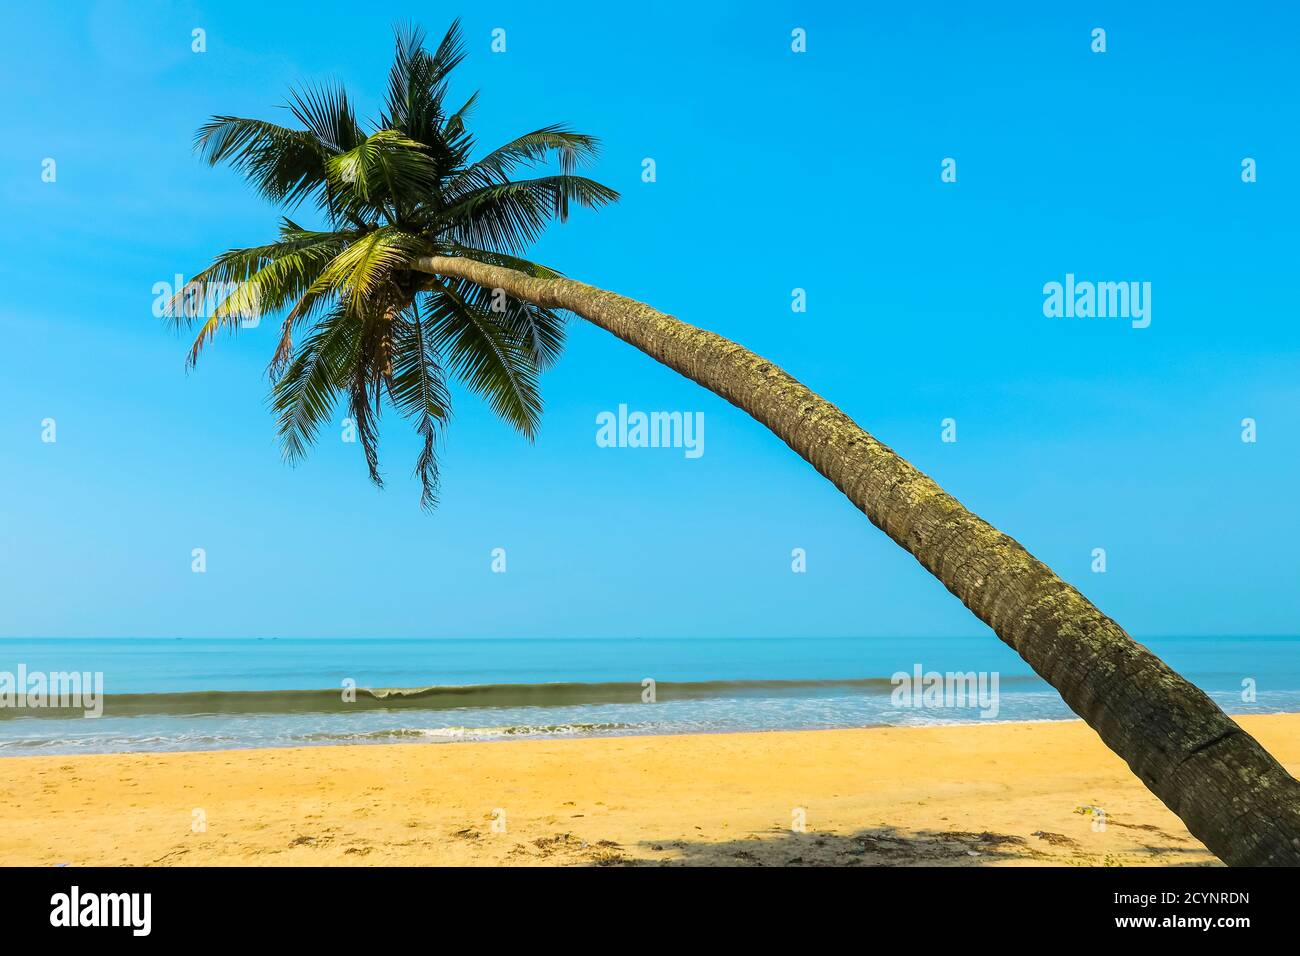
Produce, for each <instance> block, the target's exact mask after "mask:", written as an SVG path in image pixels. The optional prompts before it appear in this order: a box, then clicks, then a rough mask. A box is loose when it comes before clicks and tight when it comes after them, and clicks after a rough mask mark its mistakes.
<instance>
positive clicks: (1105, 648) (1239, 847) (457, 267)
mask: <svg viewBox="0 0 1300 956" xmlns="http://www.w3.org/2000/svg"><path fill="white" fill-rule="evenodd" d="M417 268H418V269H420V270H421V271H424V272H428V273H432V274H438V275H451V276H460V277H462V278H465V279H469V280H471V281H473V282H476V283H478V284H480V285H483V286H486V287H489V288H501V289H504V290H505V291H506V292H507V293H508V294H510V295H512V296H515V297H518V298H521V299H527V300H530V301H532V302H535V303H538V304H540V305H545V306H549V307H551V308H562V309H567V310H569V311H572V312H574V313H576V314H578V315H580V316H582V317H583V318H585V319H587V320H588V321H590V322H592V323H594V324H595V325H598V326H600V327H601V328H603V329H606V330H607V331H609V332H612V333H613V334H614V335H616V336H618V337H619V338H620V339H622V340H623V341H625V342H627V343H629V344H630V345H633V346H635V347H636V348H638V349H640V350H641V351H643V352H645V353H646V354H647V355H649V356H651V357H652V358H654V359H656V360H657V361H659V362H661V363H663V364H664V365H667V366H668V367H669V368H672V369H674V370H675V371H677V372H680V373H681V374H682V375H685V376H686V377H687V378H689V379H691V380H692V381H694V382H697V383H699V384H700V385H702V386H704V387H705V388H707V389H709V390H710V391H711V392H714V393H716V394H718V395H720V396H722V397H723V398H725V399H726V400H727V401H729V402H731V403H732V404H734V405H736V406H738V407H739V408H741V409H743V410H744V411H746V412H748V413H749V414H750V415H752V416H753V417H754V418H756V419H758V421H760V422H762V423H763V424H764V425H766V426H767V427H768V428H770V429H771V430H772V431H773V432H774V433H775V434H776V435H777V436H778V437H780V438H781V440H782V441H784V442H785V443H786V444H787V445H789V446H790V447H791V448H793V449H794V450H795V452H797V453H798V454H799V455H800V456H802V457H803V458H804V459H806V460H807V461H808V462H810V463H811V464H812V465H813V467H814V468H816V469H817V470H818V471H819V472H821V473H822V474H823V475H825V476H826V477H827V478H829V479H830V480H831V481H832V482H833V483H834V484H835V486H836V487H837V488H839V489H840V490H841V491H842V492H844V494H845V495H847V496H848V497H849V499H850V500H851V501H852V502H853V503H854V504H855V505H856V506H857V507H858V508H860V509H861V510H862V511H863V513H864V514H866V516H867V517H868V518H870V519H871V522H872V523H873V524H875V525H876V526H877V527H879V528H880V529H881V530H883V531H884V532H885V533H886V534H887V535H889V537H891V538H892V539H893V540H894V541H895V542H897V543H898V544H899V545H901V546H902V547H903V548H905V549H906V550H907V551H909V552H910V553H911V554H912V555H913V556H914V557H915V558H916V559H917V560H918V561H920V562H921V564H922V565H923V566H924V567H925V568H926V570H928V571H929V572H930V573H931V574H933V575H934V576H935V577H937V578H938V579H939V580H940V581H941V582H942V583H943V585H944V587H946V588H947V589H948V590H949V591H951V592H952V593H953V594H955V595H957V597H959V598H960V599H961V600H962V602H963V603H964V604H965V605H966V606H967V607H968V608H970V609H971V611H972V612H974V614H975V615H976V617H978V618H979V619H980V620H982V621H984V622H985V623H986V624H988V625H989V626H990V627H991V628H992V629H993V630H994V631H995V632H996V633H997V635H998V637H1000V638H1001V639H1002V640H1003V641H1004V642H1006V643H1007V644H1008V645H1010V646H1011V647H1012V648H1013V649H1014V650H1015V651H1016V652H1017V653H1019V654H1020V656H1021V657H1023V658H1024V659H1025V660H1026V661H1027V662H1028V663H1029V665H1030V666H1031V667H1033V669H1034V670H1035V671H1036V672H1038V674H1040V675H1041V676H1042V677H1043V678H1044V679H1045V680H1046V681H1047V682H1048V683H1050V684H1051V685H1052V686H1053V687H1055V688H1056V689H1057V690H1058V691H1059V692H1060V694H1061V696H1062V697H1063V698H1064V700H1065V702H1066V704H1067V705H1069V707H1070V709H1071V710H1073V711H1074V712H1075V713H1076V714H1078V715H1079V716H1080V717H1082V718H1083V719H1084V720H1085V721H1087V723H1088V724H1089V725H1090V726H1091V727H1092V728H1093V729H1094V730H1096V731H1097V733H1098V734H1099V735H1100V736H1101V739H1102V740H1103V741H1104V742H1105V743H1106V745H1107V746H1108V747H1110V748H1111V749H1112V750H1113V751H1115V752H1116V753H1117V754H1119V755H1120V756H1121V757H1123V758H1124V759H1125V760H1126V761H1127V762H1128V765H1129V767H1130V768H1132V770H1133V772H1134V773H1135V774H1137V776H1138V778H1139V779H1141V781H1142V782H1143V783H1144V784H1146V785H1147V787H1148V788H1150V790H1151V791H1152V792H1153V793H1154V794H1155V795H1156V796H1157V797H1159V798H1160V799H1161V800H1162V801H1164V803H1165V805H1166V806H1168V807H1169V809H1171V810H1172V811H1173V812H1174V813H1176V814H1178V816H1179V817H1181V818H1182V820H1183V822H1184V823H1185V824H1186V825H1187V829H1188V830H1190V831H1191V832H1192V833H1193V834H1194V835H1195V836H1196V837H1197V838H1198V839H1200V840H1201V841H1203V842H1204V843H1205V845H1206V846H1207V847H1209V848H1210V850H1211V851H1212V852H1213V853H1215V854H1216V855H1217V856H1218V857H1219V858H1220V859H1222V860H1223V861H1224V862H1226V863H1229V864H1232V865H1265V864H1272V865H1278V864H1285V865H1292V866H1296V865H1300V783H1297V781H1296V780H1295V779H1294V778H1293V777H1292V776H1291V775H1290V774H1289V773H1287V771H1286V770H1285V768H1283V767H1282V766H1281V764H1279V763H1278V762H1277V760H1275V759H1274V758H1273V756H1272V755H1271V754H1269V753H1268V751H1266V750H1265V749H1264V748H1263V747H1261V746H1260V745H1259V743H1258V742H1257V741H1256V740H1255V739H1254V738H1253V737H1251V736H1250V735H1249V734H1248V733H1246V732H1245V731H1244V730H1242V728H1241V727H1239V726H1238V725H1237V724H1236V723H1235V722H1234V721H1233V720H1232V719H1231V718H1229V717H1228V716H1227V715H1226V714H1225V713H1224V712H1223V711H1222V710H1221V709H1220V708H1219V707H1218V705H1216V704H1215V703H1214V702H1213V701H1212V700H1210V698H1209V697H1208V696H1206V695H1205V694H1204V693H1203V692H1202V691H1201V690H1200V689H1198V688H1197V687H1195V686H1194V685H1193V684H1191V683H1189V682H1188V681H1186V680H1185V679H1183V678H1182V677H1181V676H1179V675H1178V674H1177V673H1175V672H1174V671H1173V670H1172V669H1171V668H1170V667H1169V666H1168V665H1166V664H1165V663H1164V661H1162V660H1160V658H1158V657H1156V656H1155V655H1154V654H1152V653H1151V652H1150V651H1149V650H1147V649H1146V648H1145V647H1143V646H1142V645H1141V644H1139V643H1137V642H1136V641H1134V640H1133V639H1132V638H1131V637H1129V636H1128V634H1126V633H1125V632H1124V630H1123V629H1122V628H1121V627H1120V626H1119V625H1118V624H1116V623H1115V622H1114V621H1112V620H1111V619H1110V618H1108V617H1107V616H1106V615H1104V614H1102V613H1101V612H1100V611H1099V610H1097V608H1095V607H1094V606H1093V605H1092V603H1091V602H1090V601H1088V599H1087V598H1085V597H1084V596H1083V595H1082V594H1080V593H1079V592H1078V591H1077V590H1075V588H1073V587H1071V586H1070V585H1068V584H1066V583H1065V582H1064V581H1062V580H1061V579H1060V578H1058V577H1057V576H1056V575H1055V574H1054V573H1053V572H1052V570H1051V569H1050V568H1048V567H1047V566H1046V565H1045V564H1043V563H1042V562H1041V561H1039V560H1038V559H1036V558H1035V557H1034V556H1033V555H1031V554H1030V553H1029V552H1028V551H1026V550H1025V548H1024V547H1022V546H1021V545H1020V544H1019V543H1018V542H1017V541H1015V540H1014V539H1012V538H1010V537H1008V536H1007V535H1005V534H1003V533H1002V532H1000V531H998V530H997V529H996V528H994V527H992V526H991V525H989V524H988V523H987V522H985V521H983V520H982V519H980V518H978V517H976V516H975V515H974V514H972V513H971V512H969V511H967V510H966V508H964V507H963V506H962V505H961V503H960V502H958V501H957V500H956V499H955V498H953V497H952V496H951V495H949V494H948V493H946V492H945V491H944V490H943V489H942V488H940V487H939V486H938V485H937V484H936V483H935V482H934V481H933V480H931V479H930V478H929V477H928V476H926V475H925V474H923V473H922V472H921V471H919V470H918V469H917V468H915V467H913V466H912V465H911V464H909V463H908V462H907V461H905V460H904V459H903V458H901V457H900V456H899V455H898V454H896V453H895V452H894V451H893V450H891V449H890V448H888V447H887V446H885V445H884V444H882V443H881V442H879V441H877V440H876V439H875V438H873V437H872V436H871V435H869V434H868V433H867V432H866V431H864V430H863V429H862V428H860V427H858V425H856V424H855V423H854V422H853V421H852V420H851V419H850V418H849V417H848V416H847V415H845V414H844V413H843V412H841V411H840V410H839V409H838V408H836V407H835V406H834V405H832V404H830V403H829V402H827V401H826V400H824V399H822V398H820V397H819V396H817V395H816V394H814V393H813V392H812V391H810V390H809V389H808V388H806V387H805V386H803V385H801V384H800V383H799V382H797V381H795V379H793V378H792V377H791V376H790V375H788V374H786V373H785V372H783V371H782V370H781V369H779V368H777V367H776V366H775V365H773V364H772V363H771V362H769V361H767V360H766V359H763V358H761V357H759V356H757V355H755V354H754V353H752V352H750V351H749V350H748V349H745V348H743V347H741V346H739V345H737V344H736V343H735V342H732V341H730V340H728V339H725V338H723V337H722V336H720V335H715V334H714V333H712V332H706V331H704V330H702V329H697V328H695V327H694V326H691V325H687V324H686V323H684V322H681V321H679V320H678V319H675V318H673V317H672V316H669V315H665V314H663V313H661V312H658V311H656V310H654V309H652V308H650V307H649V306H647V305H644V304H643V303H640V302H636V301H633V300H631V299H628V298H625V297H623V296H619V295H615V294H614V293H612V292H606V291H604V290H602V289H597V288H595V287H593V286H588V285H584V284H582V283H579V282H574V281H572V280H569V279H542V278H533V277H530V276H526V275H523V274H522V273H519V272H515V271H513V270H510V269H504V268H500V267H497V266H491V265H485V264H482V263H478V262H474V261H471V260H468V259H460V258H445V257H428V258H425V259H422V260H420V261H419V262H418V263H417Z"/></svg>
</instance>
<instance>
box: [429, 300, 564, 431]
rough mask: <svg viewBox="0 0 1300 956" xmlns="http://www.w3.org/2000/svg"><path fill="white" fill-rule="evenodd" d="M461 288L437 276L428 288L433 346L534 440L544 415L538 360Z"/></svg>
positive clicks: (467, 382) (460, 375)
mask: <svg viewBox="0 0 1300 956" xmlns="http://www.w3.org/2000/svg"><path fill="white" fill-rule="evenodd" d="M460 293H461V290H460V289H459V288H458V287H457V283H454V282H452V281H439V282H438V283H436V285H435V287H434V288H433V289H431V290H430V291H429V293H428V295H427V297H426V311H427V312H428V315H429V320H430V321H429V333H430V336H431V340H432V342H433V347H434V348H435V349H436V350H437V351H438V354H439V355H441V356H443V358H444V359H445V361H446V363H447V368H448V370H449V371H450V372H451V373H452V374H453V375H455V376H456V377H457V378H458V379H460V380H461V381H462V382H464V383H465V385H466V386H468V387H469V388H470V390H472V391H474V392H476V393H477V394H479V395H481V396H482V397H483V398H484V399H485V400H486V401H487V403H488V406H489V407H490V408H491V409H492V410H493V411H494V412H496V413H497V415H499V416H500V417H501V418H503V419H505V420H506V421H507V422H509V423H510V424H511V425H513V426H514V427H515V428H516V429H518V430H519V431H520V432H521V433H522V434H523V435H524V436H525V437H527V438H528V439H529V440H532V439H533V438H534V437H535V436H536V434H537V427H538V425H539V423H540V421H541V414H542V399H541V395H540V394H539V392H538V389H537V373H538V369H537V363H536V362H534V361H533V360H532V358H531V356H530V354H529V350H528V348H527V346H526V345H525V344H524V343H523V342H521V341H520V340H519V339H517V338H516V337H515V336H513V335H512V334H511V333H510V332H509V331H507V329H506V328H505V327H504V326H503V325H501V324H500V323H498V322H496V321H495V317H494V316H493V315H492V313H491V312H487V311H484V310H483V309H481V308H479V307H478V305H476V304H475V303H474V302H473V301H472V300H471V299H467V298H465V297H464V296H462V295H461V294H460Z"/></svg>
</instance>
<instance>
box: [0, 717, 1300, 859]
mask: <svg viewBox="0 0 1300 956" xmlns="http://www.w3.org/2000/svg"><path fill="white" fill-rule="evenodd" d="M1241 723H1242V724H1243V725H1244V726H1245V727H1246V728H1247V729H1248V730H1250V731H1251V732H1252V733H1253V734H1255V735H1256V736H1257V737H1258V739H1259V740H1260V741H1261V742H1262V743H1263V744H1264V745H1265V746H1266V747H1268V748H1269V749H1270V750H1271V751H1272V752H1273V753H1274V754H1275V755H1276V756H1277V757H1278V758H1279V759H1280V760H1282V761H1283V762H1284V763H1285V764H1287V766H1288V768H1289V769H1290V770H1291V772H1292V773H1297V772H1298V771H1300V715H1294V714H1287V715H1277V716H1257V717H1246V718H1243V719H1242V720H1241ZM0 768H2V769H3V775H2V782H0V863H4V864H35V865H52V864H59V863H69V864H73V865H77V866H85V865H92V864H109V865H113V864H133V865H136V864H138V865H149V864H153V865H164V866H169V865H177V864H268V865H277V866H278V865H293V864H331V865H337V864H367V865H391V864H502V863H505V864H525V865H536V864H545V865H558V864H590V863H605V864H619V863H631V862H638V863H643V864H644V863H662V862H670V863H695V864H699V863H721V864H742V865H743V864H755V863H762V864H766V865H781V864H841V865H844V864H847V865H862V864H878V863H885V864H914V863H922V864H944V865H989V864H1063V865H1083V866H1096V865H1123V866H1132V865H1144V864H1161V865H1169V864H1203V863H1210V862H1213V858H1212V857H1211V856H1210V855H1209V854H1208V853H1207V852H1206V850H1205V849H1204V847H1203V846H1202V845H1201V844H1200V843H1199V842H1198V841H1196V840H1195V839H1193V838H1192V837H1191V836H1190V835H1189V834H1188V833H1187V831H1186V830H1185V829H1184V828H1183V826H1182V824H1181V823H1180V822H1179V820H1178V818H1177V817H1175V816H1174V815H1173V814H1172V813H1170V812H1169V811H1168V810H1166V809H1165V808H1164V806H1162V805H1161V804H1160V803H1159V801H1157V800H1156V798H1155V797H1153V796H1152V795H1151V794H1150V793H1149V792H1148V791H1147V790H1146V789H1145V788H1144V787H1143V786H1142V785H1141V784H1140V783H1139V782H1138V781H1137V779H1136V778H1135V777H1134V776H1133V775H1132V774H1131V773H1130V772H1129V770H1128V768H1127V767H1126V766H1125V765H1124V764H1123V762H1122V761H1121V760H1120V759H1119V758H1118V757H1116V756H1114V755H1113V754H1112V753H1111V752H1110V751H1109V750H1107V749H1106V748H1105V747H1104V746H1103V745H1102V744H1101V742H1100V741H1099V740H1098V739H1097V737H1096V735H1095V734H1094V733H1093V732H1092V731H1091V730H1089V729H1088V728H1087V727H1086V726H1085V725H1083V724H1082V723H1080V722H1077V721H1070V722H1062V723H1035V724H984V725H975V726H961V727H931V728H906V729H904V728H889V729H869V730H835V731H807V732H793V733H750V734H710V735H698V736H678V737H624V738H606V739H585V740H515V741H503V742H499V743H460V744H396V745H384V746H346V747H314V748H302V749H294V750H243V751H219V752H210V753H181V754H122V755H110V756H85V757H16V758H5V759H3V760H0ZM1092 806H1096V807H1101V808H1103V809H1104V810H1105V812H1106V816H1105V826H1104V828H1100V827H1097V826H1096V824H1095V822H1094V819H1095V818H1094V816H1093V815H1092V814H1091V813H1090V812H1089V813H1079V812H1077V808H1080V807H1092ZM798 808H802V811H803V815H804V819H805V820H806V832H794V831H793V830H792V823H796V822H797V820H798V818H799V809H798ZM196 811H197V812H196ZM494 813H495V814H496V818H497V819H498V821H500V823H503V824H504V830H505V832H496V831H497V830H499V829H500V825H498V826H497V827H496V828H495V829H494V824H493V818H494ZM202 822H205V823H206V829H203V828H202V826H201V823H202ZM196 827H197V828H198V829H196Z"/></svg>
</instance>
